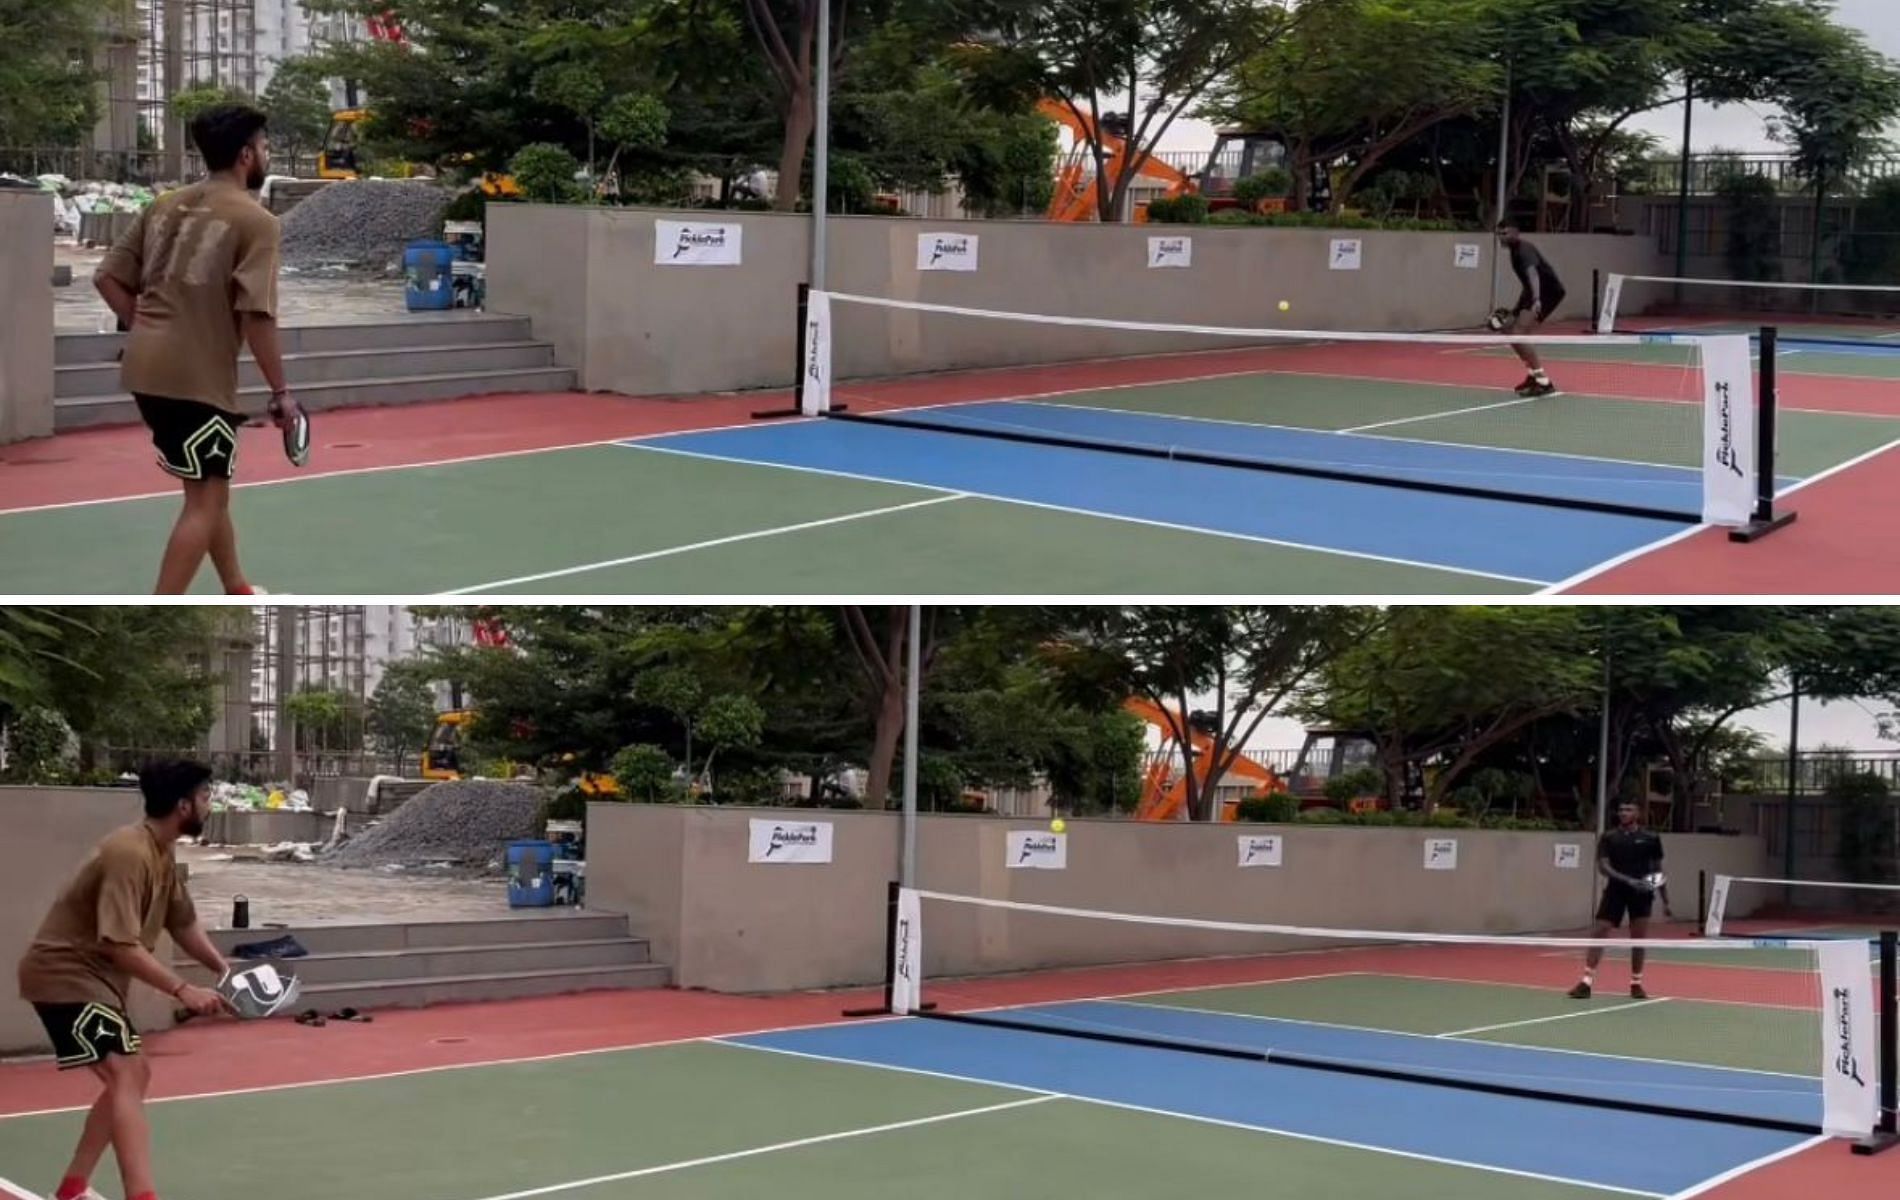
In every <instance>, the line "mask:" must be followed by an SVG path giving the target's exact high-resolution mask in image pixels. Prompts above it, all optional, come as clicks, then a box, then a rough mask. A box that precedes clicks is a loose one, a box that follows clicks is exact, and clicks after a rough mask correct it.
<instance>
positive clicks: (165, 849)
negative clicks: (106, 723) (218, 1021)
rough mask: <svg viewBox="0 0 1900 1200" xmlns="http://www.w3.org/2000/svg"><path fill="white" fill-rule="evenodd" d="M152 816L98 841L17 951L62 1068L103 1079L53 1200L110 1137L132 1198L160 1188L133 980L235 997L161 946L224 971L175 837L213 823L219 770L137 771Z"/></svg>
mask: <svg viewBox="0 0 1900 1200" xmlns="http://www.w3.org/2000/svg"><path fill="white" fill-rule="evenodd" d="M139 789H140V791H142V792H143V793H144V794H145V819H144V820H143V821H140V822H139V823H138V824H136V825H128V826H126V827H125V828H123V829H120V830H118V831H117V832H115V833H112V834H110V835H108V836H107V837H106V838H105V840H104V841H101V842H100V843H99V844H98V846H97V847H95V848H94V850H93V853H92V857H91V858H89V859H87V860H86V863H85V865H84V866H82V867H80V869H79V873H78V874H77V875H75V876H74V877H73V879H72V881H71V882H70V883H68V884H67V885H66V887H65V889H64V890H63V891H61V892H60V894H59V898H58V899H57V900H56V901H54V903H53V908H52V910H51V911H50V912H49V913H47V915H46V920H45V921H44V922H43V923H42V924H41V925H40V929H39V933H38V934H36V935H35V936H34V938H33V943H32V945H31V946H29V947H28V948H27V952H26V956H25V957H24V958H22V959H21V960H20V996H21V998H22V999H24V1000H26V1001H28V1002H29V1003H31V1004H32V1005H33V1008H34V1011H36V1012H37V1013H39V1016H40V1021H41V1022H42V1023H43V1024H44V1025H45V1026H46V1031H47V1033H48V1034H49V1035H50V1036H51V1038H52V1040H53V1048H54V1051H55V1052H56V1053H57V1055H58V1056H59V1065H60V1069H61V1070H71V1069H74V1068H78V1067H85V1068H87V1069H89V1070H90V1071H92V1073H93V1074H94V1075H97V1076H98V1077H99V1080H100V1082H102V1083H103V1084H105V1091H104V1092H102V1093H101V1094H100V1096H99V1099H98V1100H97V1101H96V1102H95V1103H94V1104H93V1106H92V1111H91V1112H90V1113H89V1114H88V1115H87V1117H86V1125H85V1129H84V1130H83V1131H82V1132H81V1134H80V1137H79V1148H78V1149H77V1150H76V1151H74V1153H73V1159H72V1164H71V1165H70V1166H69V1167H67V1169H66V1175H65V1178H64V1179H63V1180H62V1181H61V1182H60V1185H59V1190H58V1191H56V1192H55V1193H54V1196H55V1200H80V1198H81V1197H84V1196H86V1195H87V1194H88V1192H89V1191H90V1190H91V1187H92V1184H91V1180H92V1174H93V1171H94V1169H95V1168H97V1167H98V1165H99V1160H100V1159H101V1158H102V1157H103V1156H104V1155H105V1151H106V1147H107V1146H111V1147H112V1148H113V1150H114V1151H116V1152H117V1154H118V1159H119V1174H120V1177H121V1178H122V1180H123V1181H124V1184H125V1196H126V1200H156V1189H155V1186H154V1184H153V1182H152V1148H151V1127H150V1125H149V1124H147V1122H146V1119H145V1093H146V1090H147V1088H148V1087H149V1086H150V1084H151V1078H152V1076H151V1070H150V1068H149V1067H147V1066H146V1064H145V1059H144V1058H142V1057H141V1056H140V1054H139V1049H140V1047H139V1035H138V1030H136V1029H135V1028H133V1025H132V1018H131V1017H130V1015H128V1014H129V1011H130V1007H131V1006H130V1003H129V994H130V992H131V990H132V981H133V980H134V979H137V980H140V981H142V982H144V983H146V984H149V985H150V986H152V987H154V988H157V989H158V990H159V991H162V992H164V993H165V994H166V995H168V996H171V997H172V998H173V999H175V1000H177V1001H178V1003H179V1004H181V1005H182V1006H183V1007H184V1008H185V1009H187V1010H188V1011H190V1012H193V1013H197V1014H199V1015H201V1016H204V1015H209V1014H212V1013H216V1012H221V1011H225V1010H226V1009H228V1008H229V1005H228V1003H227V1002H226V1001H225V999H224V997H222V996H221V995H219V994H218V993H217V992H215V991H213V990H211V989H209V988H201V987H193V986H191V985H190V984H187V983H186V982H184V981H183V980H181V979H180V978H178V975H177V973H176V972H174V971H173V970H172V969H171V968H170V967H169V966H168V965H166V964H165V963H163V962H161V961H159V959H158V958H157V957H156V956H155V955H154V954H153V953H152V951H153V950H154V949H155V948H156V947H157V946H158V938H159V935H160V934H161V933H169V934H171V936H172V938H173V939H174V940H175V941H176V942H177V943H178V945H179V947H180V948H182V949H183V950H184V951H185V953H187V954H189V955H190V956H191V957H192V958H194V959H196V960H197V961H198V962H200V963H203V964H204V965H205V966H206V967H207V968H209V969H210V970H212V971H213V972H215V973H216V974H217V975H218V976H219V977H220V978H222V977H223V975H224V974H225V972H226V970H227V964H226V962H225V960H224V956H223V955H222V954H219V953H218V948H217V947H216V946H214V945H212V943H211V939H210V938H209V937H207V936H205V932H204V929H203V928H202V927H201V926H200V925H199V924H198V915H197V910H196V909H195V908H193V906H192V903H191V896H190V894H189V893H187V892H186V890H185V885H184V884H183V883H182V882H181V881H180V880H179V878H178V868H177V863H176V861H175V860H174V859H173V857H172V847H173V846H175V845H176V844H177V842H178V839H179V838H181V837H196V836H197V835H199V834H201V833H203V832H204V825H205V818H206V817H208V816H209V815H210V812H211V772H210V770H209V769H208V768H206V767H204V766H203V765H201V764H199V763H194V762H164V763H155V764H153V765H151V766H148V767H147V768H146V769H145V770H144V771H142V772H140V773H139Z"/></svg>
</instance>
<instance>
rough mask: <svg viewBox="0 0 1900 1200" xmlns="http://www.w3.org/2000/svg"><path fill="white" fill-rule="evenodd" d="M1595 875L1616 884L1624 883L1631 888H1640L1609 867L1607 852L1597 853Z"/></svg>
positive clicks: (1628, 878) (1627, 877) (1634, 882)
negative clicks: (1613, 881) (1612, 880)
mask: <svg viewBox="0 0 1900 1200" xmlns="http://www.w3.org/2000/svg"><path fill="white" fill-rule="evenodd" d="M1597 874H1599V875H1601V876H1603V877H1604V878H1605V879H1614V880H1615V881H1616V882H1618V883H1626V884H1628V885H1629V886H1631V887H1638V886H1640V885H1639V884H1638V883H1637V882H1636V881H1635V880H1634V879H1631V878H1630V877H1629V876H1627V875H1625V874H1623V873H1621V872H1620V871H1618V870H1617V869H1616V868H1615V867H1612V866H1611V865H1610V856H1609V853H1608V852H1607V851H1603V850H1599V851H1597Z"/></svg>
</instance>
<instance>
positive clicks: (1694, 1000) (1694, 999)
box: [1380, 951, 1819, 1079]
mask: <svg viewBox="0 0 1900 1200" xmlns="http://www.w3.org/2000/svg"><path fill="white" fill-rule="evenodd" d="M1658 953H1661V952H1660V951H1658ZM1545 957H1550V958H1555V957H1557V955H1556V954H1550V955H1547V956H1545ZM1671 965H1672V966H1681V965H1683V964H1682V963H1681V962H1679V961H1678V962H1674V963H1672V964H1671ZM1380 974H1382V975H1385V976H1386V977H1387V978H1390V979H1416V980H1420V981H1422V982H1425V983H1476V984H1481V985H1483V986H1484V987H1508V988H1529V989H1531V990H1532V991H1537V992H1545V991H1549V990H1550V989H1549V988H1547V987H1545V986H1544V985H1543V984H1541V983H1506V982H1505V981H1503V980H1501V979H1451V978H1447V977H1445V976H1443V975H1402V974H1394V973H1391V972H1383V971H1382V972H1380ZM1668 999H1672V1000H1677V1001H1681V1002H1682V1003H1685V1004H1725V1005H1727V1006H1729V1007H1730V1008H1766V1009H1770V1010H1772V1011H1774V1012H1818V1011H1819V1010H1818V1009H1815V1008H1812V1007H1810V1006H1808V1005H1805V1004H1762V1003H1760V1002H1759V1001H1755V1000H1709V999H1706V998H1704V997H1701V996H1671V997H1668ZM1760 1073H1761V1074H1770V1075H1772V1074H1774V1072H1772V1071H1767V1072H1760ZM1796 1078H1800V1079H1806V1078H1808V1077H1807V1076H1805V1075H1801V1076H1796Z"/></svg>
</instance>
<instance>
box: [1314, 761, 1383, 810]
mask: <svg viewBox="0 0 1900 1200" xmlns="http://www.w3.org/2000/svg"><path fill="white" fill-rule="evenodd" d="M1383 795H1385V772H1384V771H1381V770H1378V769H1377V768H1375V767H1361V768H1359V769H1358V770H1357V771H1348V772H1346V773H1345V774H1344V775H1341V776H1339V777H1338V778H1336V779H1329V780H1327V781H1326V798H1327V799H1328V800H1331V801H1332V802H1333V803H1334V804H1336V805H1340V806H1342V807H1343V806H1344V805H1345V804H1347V803H1348V802H1350V801H1353V800H1357V799H1358V798H1359V797H1361V796H1383Z"/></svg>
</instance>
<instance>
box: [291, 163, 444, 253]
mask: <svg viewBox="0 0 1900 1200" xmlns="http://www.w3.org/2000/svg"><path fill="white" fill-rule="evenodd" d="M450 196H451V193H450V192H449V191H448V189H446V188H443V187H441V186H440V185H438V184H434V183H421V182H415V181H411V180H398V179H363V180H352V181H349V182H344V183H335V184H331V185H330V186H328V187H326V188H324V189H323V190H322V191H319V192H317V193H315V194H313V195H312V196H310V197H309V198H308V199H306V200H304V201H303V202H301V203H300V204H298V205H297V207H295V208H293V209H291V210H290V212H289V213H287V214H285V216H284V218H283V222H284V225H283V229H284V263H285V265H286V266H289V267H292V268H296V269H299V270H314V269H319V268H324V267H343V268H349V269H354V270H378V271H391V270H399V269H400V267H401V264H402V253H403V248H404V247H405V246H407V245H408V243H410V242H412V241H415V240H416V239H418V238H431V237H435V236H436V234H437V231H438V229H439V228H440V224H441V220H442V210H443V209H444V208H446V207H447V206H448V203H449V199H450Z"/></svg>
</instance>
